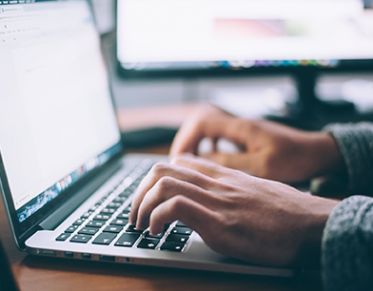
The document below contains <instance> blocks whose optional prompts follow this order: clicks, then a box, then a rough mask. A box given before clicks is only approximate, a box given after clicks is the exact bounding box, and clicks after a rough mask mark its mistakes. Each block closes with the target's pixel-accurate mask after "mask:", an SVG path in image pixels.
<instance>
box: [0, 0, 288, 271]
mask: <svg viewBox="0 0 373 291" xmlns="http://www.w3.org/2000/svg"><path fill="white" fill-rule="evenodd" d="M0 64H1V66H0V84H1V85H0V94H1V95H0V153H1V160H0V178H1V186H2V189H1V192H2V193H3V198H4V204H5V207H6V209H7V214H8V217H9V220H10V223H11V228H12V232H13V235H14V238H15V241H16V243H17V245H18V247H19V248H20V249H21V250H23V251H25V252H28V253H29V254H32V255H38V256H49V257H54V258H65V259H74V260H85V261H101V262H110V263H118V264H129V265H130V264H136V265H149V266H161V267H170V268H186V269H197V270H209V271H222V272H232V273H243V274H255V275H268V276H283V277H287V276H292V275H293V270H289V269H281V268H269V267H265V266H253V265H248V264H245V263H243V262H240V261H238V260H233V259H230V258H226V257H224V256H222V255H219V254H217V253H216V252H214V251H212V250H211V249H210V248H209V247H208V246H207V245H206V244H205V243H204V242H203V240H202V239H201V238H200V236H199V235H198V234H197V233H196V232H194V231H193V230H192V229H190V228H188V227H187V226H186V225H184V224H183V223H182V222H179V221H176V222H174V223H171V224H170V225H168V226H167V227H165V229H164V232H163V233H162V234H160V235H157V236H151V235H150V234H149V233H148V232H147V230H138V229H136V228H134V226H132V225H129V224H128V215H129V212H130V209H131V199H132V195H133V193H134V191H135V190H136V188H137V186H138V184H139V183H140V182H141V180H142V178H143V177H144V176H145V175H146V173H147V172H148V171H149V170H150V169H151V167H152V165H153V164H154V163H156V162H158V161H167V157H165V156H152V155H124V154H123V152H124V148H125V145H126V141H125V140H122V139H121V135H120V130H119V127H118V124H117V121H116V114H115V106H114V104H113V102H112V96H111V93H110V86H109V79H108V74H107V71H106V68H105V63H104V60H103V55H102V52H101V48H100V39H99V36H98V34H97V31H96V29H95V25H94V21H93V18H92V14H91V10H90V6H89V4H88V3H87V1H84V0H75V1H45V0H44V1H0Z"/></svg>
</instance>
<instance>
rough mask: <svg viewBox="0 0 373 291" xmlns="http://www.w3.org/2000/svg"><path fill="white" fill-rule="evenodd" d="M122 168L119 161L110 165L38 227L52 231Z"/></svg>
mask: <svg viewBox="0 0 373 291" xmlns="http://www.w3.org/2000/svg"><path fill="white" fill-rule="evenodd" d="M121 166H122V164H121V162H120V161H116V162H115V163H113V164H111V165H110V166H108V167H107V168H105V170H103V171H102V172H101V173H100V174H98V175H97V176H96V177H94V178H93V179H92V180H91V181H90V182H89V183H87V184H86V185H84V186H83V187H81V188H80V189H79V190H77V191H76V193H74V195H73V197H71V198H70V199H69V200H67V201H66V202H65V203H64V204H63V205H62V206H61V207H59V208H58V209H57V210H56V211H54V212H53V213H52V214H50V215H49V216H48V217H47V218H46V219H44V220H43V221H42V222H41V223H40V224H39V226H40V227H41V229H44V230H53V229H55V228H56V227H57V226H58V225H60V224H61V223H62V222H63V221H64V220H65V219H66V218H67V217H68V216H69V215H70V214H71V213H73V212H74V211H75V210H76V209H77V208H78V207H79V206H80V205H81V204H82V203H83V202H84V201H85V200H87V198H89V197H90V196H91V195H92V194H93V193H94V192H95V191H96V190H97V189H98V188H100V187H101V186H102V185H103V184H104V183H105V182H106V181H107V180H108V179H109V178H110V177H112V176H113V174H114V173H115V172H117V171H118V169H119V168H120V167H121Z"/></svg>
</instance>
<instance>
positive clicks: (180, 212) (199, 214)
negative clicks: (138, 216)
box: [150, 196, 219, 237]
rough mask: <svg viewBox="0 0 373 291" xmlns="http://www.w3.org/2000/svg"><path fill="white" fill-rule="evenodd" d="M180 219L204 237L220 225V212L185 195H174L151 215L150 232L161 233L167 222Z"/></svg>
mask: <svg viewBox="0 0 373 291" xmlns="http://www.w3.org/2000/svg"><path fill="white" fill-rule="evenodd" d="M175 220H180V221H182V222H183V223H185V224H186V225H188V226H189V227H190V228H192V229H193V230H195V231H196V232H197V233H199V234H200V235H201V236H202V237H204V236H208V235H210V233H211V232H212V231H213V230H214V229H216V228H215V227H212V226H213V225H219V223H218V221H219V218H218V214H217V213H216V212H213V211H212V210H210V209H208V208H206V207H205V206H202V205H201V204H198V203H197V202H195V201H192V200H190V199H188V198H186V197H183V196H174V197H172V198H171V199H169V200H167V201H165V202H164V203H162V204H160V205H158V206H157V207H156V208H155V209H154V210H153V212H152V214H151V216H150V232H151V233H153V234H156V233H160V232H161V231H162V230H163V227H164V225H165V224H166V223H171V222H173V221H175Z"/></svg>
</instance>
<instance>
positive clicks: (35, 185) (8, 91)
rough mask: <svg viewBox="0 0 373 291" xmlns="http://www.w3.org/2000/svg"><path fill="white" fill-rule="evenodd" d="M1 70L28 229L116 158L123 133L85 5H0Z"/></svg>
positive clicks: (1, 115) (1, 119)
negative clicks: (67, 192)
mask: <svg viewBox="0 0 373 291" xmlns="http://www.w3.org/2000/svg"><path fill="white" fill-rule="evenodd" d="M10 2H13V1H0V3H10ZM15 2H17V1H15ZM19 2H21V1H19ZM22 2H23V3H25V2H26V1H22ZM30 2H31V1H30ZM0 64H1V65H0V150H1V155H2V158H3V163H4V167H5V171H6V174H7V178H8V182H9V187H10V190H11V193H12V197H13V201H14V205H15V208H16V210H17V213H18V218H19V220H20V221H21V222H22V221H24V220H26V219H27V218H28V217H29V216H31V215H32V214H33V213H35V212H36V211H37V210H39V209H40V208H41V207H43V206H45V205H46V204H47V203H48V202H50V201H51V200H53V199H54V198H56V197H57V196H58V195H59V194H60V193H61V192H63V190H65V189H66V188H67V187H69V186H70V185H71V184H73V183H75V182H76V181H77V180H79V179H80V178H81V177H82V176H83V175H86V174H87V172H89V171H91V170H92V169H94V168H96V167H98V166H99V165H101V164H103V163H104V162H105V161H107V160H108V159H109V158H110V157H111V156H112V155H113V154H114V153H116V152H117V151H118V150H119V149H120V148H119V149H118V146H116V145H118V143H119V141H120V134H119V131H118V126H117V122H116V118H115V113H114V109H113V106H112V103H111V96H110V90H109V84H108V79H107V75H106V69H105V65H104V61H103V59H102V55H101V51H100V43H99V38H98V36H97V33H96V31H95V28H94V24H93V21H92V17H91V14H90V9H89V7H88V5H87V4H86V1H62V2H53V1H43V2H40V3H38V2H35V3H30V4H24V5H18V4H15V5H4V4H0Z"/></svg>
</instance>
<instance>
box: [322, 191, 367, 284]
mask: <svg viewBox="0 0 373 291" xmlns="http://www.w3.org/2000/svg"><path fill="white" fill-rule="evenodd" d="M372 246H373V199H372V198H369V197H364V196H353V197H350V198H348V199H346V200H344V201H342V202H341V203H340V204H338V205H337V207H335V208H334V210H333V211H332V213H331V215H330V216H329V219H328V221H327V223H326V226H325V229H324V234H323V241H322V258H321V263H322V276H323V283H324V288H325V290H326V291H334V290H338V291H343V290H371V288H372V287H373V276H372V274H373V259H372V258H373V247H372Z"/></svg>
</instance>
